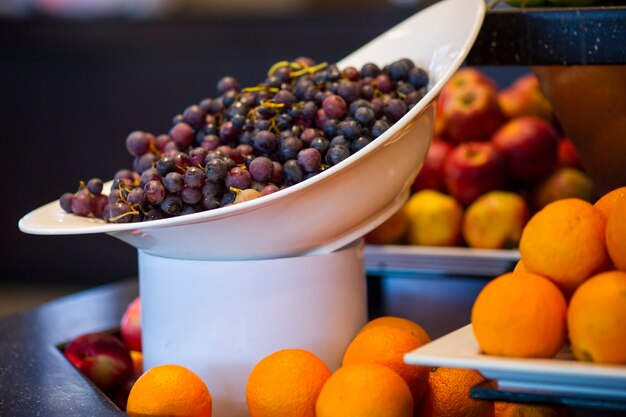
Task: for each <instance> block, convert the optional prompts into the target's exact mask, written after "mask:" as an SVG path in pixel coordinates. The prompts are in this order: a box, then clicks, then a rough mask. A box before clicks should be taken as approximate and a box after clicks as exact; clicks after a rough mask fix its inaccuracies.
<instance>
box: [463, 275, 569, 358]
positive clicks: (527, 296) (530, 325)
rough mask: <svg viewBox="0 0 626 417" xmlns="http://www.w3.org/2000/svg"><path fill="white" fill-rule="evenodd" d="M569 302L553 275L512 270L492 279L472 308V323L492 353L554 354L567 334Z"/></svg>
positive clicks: (486, 348)
mask: <svg viewBox="0 0 626 417" xmlns="http://www.w3.org/2000/svg"><path fill="white" fill-rule="evenodd" d="M566 311H567V304H566V302H565V298H564V297H563V294H562V293H561V291H559V289H558V288H557V287H556V285H554V283H552V282H551V281H550V280H549V279H547V278H544V277H542V276H540V275H536V274H531V273H529V272H515V273H512V272H509V273H507V274H504V275H501V276H499V277H497V278H495V279H494V280H492V281H491V282H489V283H488V284H487V285H486V286H485V287H484V288H483V289H482V291H481V292H480V293H479V294H478V297H477V298H476V301H475V302H474V306H473V308H472V327H473V330H474V336H476V340H477V341H478V344H479V345H480V348H481V350H482V351H483V352H484V353H486V354H488V355H497V356H509V357H521V358H552V357H553V356H554V355H556V354H557V352H558V351H559V350H560V349H561V346H562V345H563V343H564V342H565V336H566Z"/></svg>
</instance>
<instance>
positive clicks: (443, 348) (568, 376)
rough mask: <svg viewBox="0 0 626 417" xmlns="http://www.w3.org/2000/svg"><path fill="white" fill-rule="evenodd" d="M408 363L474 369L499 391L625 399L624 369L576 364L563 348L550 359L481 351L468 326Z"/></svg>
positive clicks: (424, 348)
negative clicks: (491, 353)
mask: <svg viewBox="0 0 626 417" xmlns="http://www.w3.org/2000/svg"><path fill="white" fill-rule="evenodd" d="M404 360H405V362H406V363H409V364H414V365H428V366H447V367H453V368H468V369H475V370H477V371H479V372H480V373H481V374H483V375H484V376H485V378H488V379H491V380H494V381H496V382H497V384H498V388H499V389H500V390H522V391H525V392H537V393H548V394H552V395H563V396H579V397H583V398H589V399H594V398H595V399H602V400H622V401H623V400H626V366H624V365H598V364H592V363H587V362H580V361H577V360H575V359H574V358H573V356H572V355H571V353H570V352H569V349H568V347H564V348H563V349H562V350H561V352H560V353H559V354H558V355H557V356H556V357H555V358H553V359H521V358H504V357H497V356H489V355H484V354H482V353H480V348H479V347H478V342H476V339H475V338H474V333H473V332H472V325H471V324H468V325H467V326H464V327H462V328H460V329H458V330H455V331H454V332H452V333H449V334H447V335H446V336H443V337H441V338H439V339H437V340H434V341H433V342H431V343H428V344H426V345H424V346H422V347H420V348H418V349H416V350H414V351H412V352H409V353H407V354H406V355H404Z"/></svg>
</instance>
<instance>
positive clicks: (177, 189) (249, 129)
mask: <svg viewBox="0 0 626 417" xmlns="http://www.w3.org/2000/svg"><path fill="white" fill-rule="evenodd" d="M427 85H428V74H427V72H426V71H424V70H423V69H422V68H419V67H417V66H416V65H415V64H414V63H413V62H412V61H411V60H409V59H406V58H405V59H400V60H398V61H395V62H392V63H391V64H389V65H387V66H385V67H383V68H380V67H379V66H378V65H376V64H374V63H367V64H365V65H363V66H362V67H361V69H360V70H359V69H357V68H355V67H346V68H344V69H343V70H340V69H339V68H337V66H335V65H328V64H326V63H321V64H315V63H314V62H313V61H312V60H310V59H308V58H298V59H296V60H295V61H292V62H288V61H283V62H279V63H276V64H275V65H273V66H272V68H270V70H269V71H268V75H267V78H266V79H265V81H264V82H263V83H261V84H259V85H257V86H255V87H248V88H241V87H240V85H239V83H238V81H237V80H236V79H235V78H233V77H229V76H227V77H224V78H222V79H221V80H219V82H218V84H217V92H218V96H217V97H214V98H205V99H204V100H202V101H200V103H198V104H193V105H190V106H189V107H187V108H186V109H184V111H183V112H182V113H181V114H178V115H176V116H175V117H174V120H173V126H172V128H171V129H170V131H169V132H168V133H164V134H160V135H158V136H155V135H154V134H152V133H149V132H144V131H135V132H132V133H130V135H128V137H127V138H126V148H127V150H128V152H129V153H130V154H131V155H132V156H133V157H134V160H133V166H132V169H122V170H120V171H118V172H117V173H116V174H115V175H114V180H113V183H112V186H111V192H110V194H109V195H108V197H107V196H104V195H103V194H102V193H101V190H102V181H100V180H99V179H92V180H90V181H89V182H88V183H87V184H86V185H85V184H82V183H81V186H80V188H79V190H78V191H77V192H76V193H66V194H64V195H63V196H62V197H61V200H60V202H61V206H62V207H63V209H64V210H65V211H67V212H68V213H74V214H77V215H80V216H94V217H101V218H103V219H105V220H106V221H107V222H112V223H126V222H138V221H145V220H156V219H162V218H167V217H172V216H179V215H184V214H189V213H196V212H200V211H204V210H212V209H215V208H218V207H224V206H227V205H230V204H236V203H240V202H243V201H248V200H252V199H255V198H258V197H262V196H264V195H267V194H271V193H274V192H277V191H279V190H281V189H283V188H285V187H289V186H291V185H294V184H297V183H299V182H301V181H305V180H306V179H308V178H310V177H312V176H314V175H316V174H318V173H320V172H322V171H324V170H325V169H327V168H329V167H331V166H333V165H336V164H338V163H340V162H341V161H343V160H344V159H346V158H348V157H349V156H350V155H351V154H353V153H355V152H358V151H359V150H361V149H363V148H364V147H365V146H367V145H368V144H369V143H370V142H371V141H372V140H374V139H376V138H377V137H378V136H380V135H381V134H383V133H384V132H385V131H386V130H387V129H389V127H391V125H392V124H393V123H395V122H396V121H398V120H399V119H400V118H401V117H402V116H404V114H406V112H407V111H408V110H410V109H411V108H412V107H413V106H414V105H415V104H416V103H417V102H418V101H419V100H420V99H421V98H422V97H423V96H424V94H425V93H426V89H427ZM95 183H97V184H98V186H93V184H95ZM90 184H92V185H91V186H90ZM98 187H99V188H98Z"/></svg>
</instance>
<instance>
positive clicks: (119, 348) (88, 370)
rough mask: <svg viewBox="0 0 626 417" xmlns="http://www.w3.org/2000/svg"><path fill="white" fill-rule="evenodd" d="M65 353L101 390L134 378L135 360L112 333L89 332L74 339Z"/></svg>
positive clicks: (113, 387) (106, 389)
mask: <svg viewBox="0 0 626 417" xmlns="http://www.w3.org/2000/svg"><path fill="white" fill-rule="evenodd" d="M63 353H64V354H65V356H66V357H67V358H68V359H69V361H70V362H71V363H72V364H74V366H76V368H78V370H79V371H80V372H82V373H83V374H84V375H85V376H86V377H87V378H89V379H90V380H91V381H92V382H93V383H94V384H95V385H96V386H97V387H98V388H100V389H101V390H102V391H111V390H113V389H115V388H117V387H119V386H120V385H121V384H122V383H123V382H124V381H126V380H128V379H129V378H130V377H131V376H132V375H133V361H132V359H131V357H130V353H129V352H128V349H126V346H124V343H122V341H121V340H120V339H118V338H117V337H115V336H113V335H111V334H109V333H88V334H84V335H81V336H78V337H77V338H75V339H74V340H72V341H71V342H70V343H69V344H68V345H67V346H66V347H65V349H64V351H63Z"/></svg>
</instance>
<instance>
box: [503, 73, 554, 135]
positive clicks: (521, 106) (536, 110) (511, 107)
mask: <svg viewBox="0 0 626 417" xmlns="http://www.w3.org/2000/svg"><path fill="white" fill-rule="evenodd" d="M498 103H499V104H500V108H501V109H502V112H503V113H504V115H505V116H506V117H507V118H509V119H514V118H516V117H520V116H537V117H541V118H542V119H544V120H545V121H547V122H549V123H552V122H553V121H554V114H553V112H552V104H551V103H550V101H549V100H548V99H547V98H546V96H545V95H544V94H543V91H542V90H541V87H540V85H539V81H538V80H537V77H535V75H534V74H527V75H524V76H522V77H520V78H518V79H517V80H516V81H515V82H514V83H513V84H512V85H511V86H510V87H508V88H505V89H504V90H502V91H500V93H499V94H498Z"/></svg>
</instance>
